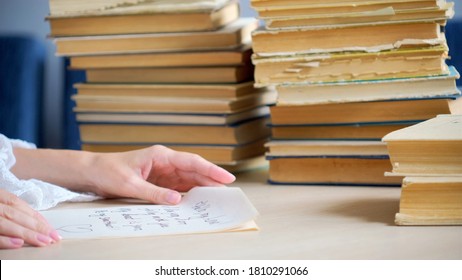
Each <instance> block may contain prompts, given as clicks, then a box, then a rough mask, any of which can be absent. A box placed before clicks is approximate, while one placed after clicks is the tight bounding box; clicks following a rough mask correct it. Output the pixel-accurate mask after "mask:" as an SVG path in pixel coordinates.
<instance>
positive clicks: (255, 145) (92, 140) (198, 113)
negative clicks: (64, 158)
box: [47, 0, 276, 171]
mask: <svg viewBox="0 0 462 280" xmlns="http://www.w3.org/2000/svg"><path fill="white" fill-rule="evenodd" d="M50 11H51V12H50V16H49V17H48V18H47V19H48V21H49V22H50V27H51V37H53V38H54V42H55V44H56V49H57V54H58V55H60V56H67V57H70V69H76V70H85V74H86V82H85V83H79V84H75V85H74V87H75V88H76V90H77V94H75V95H73V96H72V99H73V100H74V101H75V103H76V106H75V108H74V111H75V113H76V118H77V122H78V125H79V130H80V136H81V139H80V140H81V143H82V149H83V150H87V151H95V152H117V151H127V150H133V149H139V148H143V147H147V146H150V145H155V144H162V145H165V146H168V147H170V148H172V149H175V150H178V151H186V152H192V153H196V154H199V155H200V156H202V157H204V158H205V159H207V160H209V161H211V162H214V163H216V164H218V165H220V166H222V167H224V168H226V169H228V170H230V171H241V170H245V169H248V168H252V167H258V166H261V165H264V164H265V159H264V153H265V147H264V144H265V143H266V142H267V140H268V137H269V135H270V129H269V128H268V126H267V123H268V115H269V107H268V105H269V104H274V103H275V98H276V93H275V92H274V91H271V90H268V89H266V88H256V87H254V75H253V73H254V67H253V65H252V63H251V54H252V47H251V32H252V31H253V30H255V29H256V28H257V27H258V22H257V20H256V19H252V18H241V17H240V15H239V3H238V2H237V1H229V0H207V1H204V0H202V1H199V0H195V1H175V3H168V1H163V2H157V1H130V0H129V1H118V0H98V1H83V2H82V1H76V0H64V1H55V0H50Z"/></svg>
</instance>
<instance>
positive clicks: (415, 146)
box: [382, 113, 462, 177]
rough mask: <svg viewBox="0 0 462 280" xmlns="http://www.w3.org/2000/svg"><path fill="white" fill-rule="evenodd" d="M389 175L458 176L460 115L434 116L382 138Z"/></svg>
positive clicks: (460, 170)
mask: <svg viewBox="0 0 462 280" xmlns="http://www.w3.org/2000/svg"><path fill="white" fill-rule="evenodd" d="M382 141H384V142H386V143H387V148H388V152H389V154H390V161H391V163H392V167H393V169H392V174H390V175H393V174H395V175H399V176H404V175H405V176H447V177H451V176H456V177H458V176H462V156H461V155H462V115H460V113H459V115H438V116H437V117H435V118H432V119H429V120H427V121H424V122H420V123H418V124H415V125H413V126H410V127H407V128H403V129H400V130H397V131H393V132H391V133H389V134H387V135H386V136H384V137H383V139H382Z"/></svg>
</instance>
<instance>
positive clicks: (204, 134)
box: [79, 118, 270, 145]
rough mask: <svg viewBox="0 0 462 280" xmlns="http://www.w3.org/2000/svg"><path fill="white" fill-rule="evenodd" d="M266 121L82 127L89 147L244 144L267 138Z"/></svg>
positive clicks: (84, 125) (86, 125) (83, 137)
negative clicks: (113, 145)
mask: <svg viewBox="0 0 462 280" xmlns="http://www.w3.org/2000/svg"><path fill="white" fill-rule="evenodd" d="M266 123H267V119H266V118H259V119H254V120H248V121H245V122H242V123H238V124H234V125H227V126H224V125H175V124H95V123H80V124H79V129H80V136H81V141H82V142H83V143H88V144H96V143H101V144H117V143H119V144H128V145H131V144H210V145H213V144H216V145H220V144H221V145H237V144H245V143H250V142H253V141H256V140H258V139H262V138H265V137H268V136H269V134H270V131H269V128H268V127H267V125H266Z"/></svg>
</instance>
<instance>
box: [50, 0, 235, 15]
mask: <svg viewBox="0 0 462 280" xmlns="http://www.w3.org/2000/svg"><path fill="white" fill-rule="evenodd" d="M227 2H229V1H228V0H170V1H158V0H155V1H140V0H50V1H49V5H50V14H51V15H53V16H79V15H113V14H127V13H135V14H136V13H140V12H145V11H149V12H151V13H168V12H194V11H204V10H213V9H217V8H219V7H221V6H223V5H224V4H226V3H227Z"/></svg>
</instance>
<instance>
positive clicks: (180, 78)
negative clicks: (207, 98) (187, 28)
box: [86, 65, 253, 84]
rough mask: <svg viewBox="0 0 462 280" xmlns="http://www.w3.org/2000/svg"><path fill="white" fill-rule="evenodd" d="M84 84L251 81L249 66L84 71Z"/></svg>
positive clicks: (251, 68)
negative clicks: (85, 82)
mask: <svg viewBox="0 0 462 280" xmlns="http://www.w3.org/2000/svg"><path fill="white" fill-rule="evenodd" d="M86 76H87V82H88V83H166V84H170V83H183V84H187V83H198V84H207V83H216V84H218V83H243V82H247V81H251V80H253V67H252V65H241V66H222V67H220V66H217V67H168V68H153V67H149V68H104V69H103V68H101V69H87V70H86Z"/></svg>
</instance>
